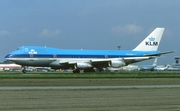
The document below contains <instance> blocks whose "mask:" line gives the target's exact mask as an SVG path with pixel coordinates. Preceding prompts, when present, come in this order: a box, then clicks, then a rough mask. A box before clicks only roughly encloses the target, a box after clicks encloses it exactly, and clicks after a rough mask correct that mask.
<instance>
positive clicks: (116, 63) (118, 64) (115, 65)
mask: <svg viewBox="0 0 180 111" xmlns="http://www.w3.org/2000/svg"><path fill="white" fill-rule="evenodd" d="M125 65H126V64H125V63H124V61H118V60H113V61H110V62H109V66H110V67H113V68H119V67H121V66H125Z"/></svg>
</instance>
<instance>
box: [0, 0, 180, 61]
mask: <svg viewBox="0 0 180 111" xmlns="http://www.w3.org/2000/svg"><path fill="white" fill-rule="evenodd" d="M0 10H1V11H0V38H1V39H0V40H1V42H0V61H4V60H5V59H4V56H5V55H6V54H8V53H9V52H11V51H13V50H15V49H17V47H19V46H25V45H37V46H47V47H56V48H61V49H102V50H106V49H108V50H109V49H110V50H111V49H112V50H117V46H121V50H131V49H133V48H135V47H136V46H137V45H138V44H139V43H140V42H141V41H142V40H143V39H144V38H145V37H146V36H147V35H148V34H149V33H150V32H151V31H153V30H154V29H155V28H156V27H164V28H165V32H164V34H163V38H162V40H161V44H160V46H159V50H160V51H171V50H175V51H176V52H175V53H173V54H168V55H163V56H161V57H160V58H159V59H158V64H168V63H170V64H171V63H174V62H175V61H174V56H180V52H179V51H180V44H179V43H180V28H179V27H180V0H173V1H172V0H0ZM152 62H153V60H148V61H147V62H144V63H146V64H152ZM142 63H143V62H142Z"/></svg>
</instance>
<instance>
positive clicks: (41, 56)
mask: <svg viewBox="0 0 180 111" xmlns="http://www.w3.org/2000/svg"><path fill="white" fill-rule="evenodd" d="M30 57H31V58H120V57H137V56H124V55H56V56H54V55H53V54H33V55H30V54H13V55H7V56H6V57H5V58H30Z"/></svg>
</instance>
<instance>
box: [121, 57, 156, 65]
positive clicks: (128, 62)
mask: <svg viewBox="0 0 180 111" xmlns="http://www.w3.org/2000/svg"><path fill="white" fill-rule="evenodd" d="M156 57H157V56H145V57H128V58H123V60H124V62H125V63H126V65H128V64H131V63H135V62H140V61H143V60H148V59H153V58H156Z"/></svg>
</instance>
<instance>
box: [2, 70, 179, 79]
mask: <svg viewBox="0 0 180 111" xmlns="http://www.w3.org/2000/svg"><path fill="white" fill-rule="evenodd" d="M16 78H17V79H28V78H29V79H51V78H53V79H56V78H57V79H60V78H88V79H89V78H92V79H93V78H180V72H168V71H167V72H118V73H111V72H104V73H80V74H73V73H58V72H48V73H43V72H41V73H32V72H28V73H26V74H23V73H21V72H19V73H16V72H1V73H0V79H16Z"/></svg>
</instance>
